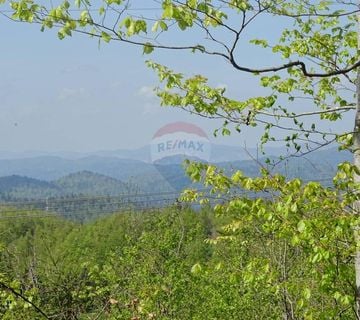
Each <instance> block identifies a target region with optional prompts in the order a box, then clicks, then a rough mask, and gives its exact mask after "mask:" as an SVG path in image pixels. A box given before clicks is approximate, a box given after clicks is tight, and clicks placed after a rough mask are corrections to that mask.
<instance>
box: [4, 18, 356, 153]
mask: <svg viewBox="0 0 360 320" xmlns="http://www.w3.org/2000/svg"><path fill="white" fill-rule="evenodd" d="M269 23H272V26H271V28H270V29H269V28H268V25H269ZM256 28H258V29H256ZM256 28H255V29H252V32H253V33H254V34H256V33H257V32H259V31H260V30H261V33H262V36H263V37H266V36H269V34H274V33H275V34H276V31H279V30H280V29H281V26H276V23H275V21H269V20H264V21H263V24H262V25H261V24H260V25H258V26H257V27H256ZM0 37H1V40H2V41H1V42H2V43H1V51H0V52H1V53H0V56H1V59H0V73H1V77H0V101H1V102H0V115H1V116H0V150H7V151H24V150H48V151H58V150H67V151H94V150H99V149H119V148H136V147H140V146H143V145H146V144H148V143H149V141H150V140H151V137H152V135H153V134H154V132H155V131H156V130H157V129H158V128H159V127H161V126H162V125H164V124H167V123H169V122H173V121H188V122H192V123H196V124H199V125H200V126H201V127H202V128H203V129H204V130H205V131H207V132H208V133H209V135H211V132H212V130H213V129H214V128H216V127H218V126H220V122H216V121H209V120H205V119H201V118H199V117H196V116H191V115H189V114H187V113H185V112H184V111H179V110H175V109H172V108H164V107H160V106H159V101H158V99H157V98H156V97H155V96H154V94H153V92H152V87H153V86H156V84H157V78H156V77H155V75H154V74H153V72H152V71H151V70H149V69H148V68H147V67H146V66H145V64H144V61H145V60H146V59H149V58H151V59H153V60H154V61H157V62H161V63H164V64H168V65H170V66H171V67H172V68H174V69H175V70H180V71H182V72H188V73H189V74H194V73H202V74H205V75H207V76H208V77H209V78H210V79H211V83H212V84H213V85H215V86H217V85H221V86H224V85H225V86H227V88H228V90H229V92H230V93H231V94H233V95H234V96H236V97H239V98H242V97H248V96H251V95H255V94H259V93H260V91H259V89H258V86H257V80H256V79H254V78H252V77H250V76H247V75H239V74H238V73H236V72H234V70H233V69H232V68H231V67H230V66H228V65H227V64H226V63H225V62H224V61H222V60H221V59H219V58H214V57H204V56H203V55H193V54H191V53H185V52H182V53H181V52H173V51H167V52H155V54H153V55H151V56H143V55H142V50H141V48H135V47H131V46H126V45H123V44H120V43H110V44H101V46H100V48H99V46H98V42H97V40H95V39H90V38H88V37H87V36H83V35H76V34H75V35H74V36H73V37H72V38H67V39H66V40H62V41H60V40H58V38H57V36H56V31H55V30H54V31H46V32H44V33H42V32H40V30H39V26H38V25H29V24H23V23H14V22H10V21H8V20H6V19H5V18H3V17H1V16H0ZM243 57H244V59H247V61H250V62H252V64H253V65H256V64H258V63H261V64H265V65H266V64H269V63H271V60H269V59H268V57H264V56H263V55H260V54H259V53H256V52H255V53H254V52H250V51H247V49H246V48H244V52H243ZM344 123H345V126H349V128H350V127H351V125H352V124H351V120H350V118H348V119H346V120H345V122H343V123H342V127H344ZM257 140H258V131H256V130H255V131H254V130H252V131H251V132H250V134H249V133H247V132H246V131H245V132H244V133H242V134H240V135H236V134H235V135H233V136H232V137H230V138H219V139H217V143H225V144H238V145H239V144H240V145H243V144H244V141H247V145H249V146H251V145H255V144H256V143H257Z"/></svg>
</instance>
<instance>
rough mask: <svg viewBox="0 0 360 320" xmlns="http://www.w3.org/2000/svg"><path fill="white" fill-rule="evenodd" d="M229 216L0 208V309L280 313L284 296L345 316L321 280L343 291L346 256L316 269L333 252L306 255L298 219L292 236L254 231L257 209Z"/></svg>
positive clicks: (306, 311) (100, 314)
mask: <svg viewBox="0 0 360 320" xmlns="http://www.w3.org/2000/svg"><path fill="white" fill-rule="evenodd" d="M7 210H10V208H8V209H7ZM244 210H245V209H244ZM31 214H33V215H35V214H36V213H35V212H32V213H31ZM324 218H325V217H324ZM231 219H232V218H231V215H228V216H227V217H215V216H214V215H213V213H212V210H209V209H204V210H202V211H201V212H193V211H191V210H188V209H179V208H176V207H171V208H168V209H166V210H154V211H148V212H142V213H139V212H138V213H136V212H121V213H117V214H114V215H112V216H109V217H106V218H102V219H99V220H96V221H93V222H91V223H88V224H83V225H80V224H77V223H72V222H69V221H67V220H63V219H61V218H57V217H56V216H53V217H46V218H29V217H28V218H20V217H17V218H15V217H14V212H13V213H11V214H10V213H6V208H2V209H1V223H0V244H1V246H0V317H1V318H2V319H7V320H18V319H29V320H30V319H55V320H60V319H63V320H72V319H103V320H105V319H109V320H110V319H119V320H120V319H133V320H134V319H139V320H140V319H141V320H145V319H162V320H165V319H169V320H176V319H178V320H187V319H189V320H190V319H198V320H208V319H238V320H252V319H282V316H283V314H284V312H285V311H286V310H287V308H288V307H289V306H292V308H293V311H292V312H293V313H294V316H295V318H294V319H332V318H333V319H338V315H339V314H341V315H342V316H341V319H353V317H352V311H351V308H347V306H348V304H346V301H342V300H341V301H339V300H337V299H335V298H334V294H335V296H336V293H334V292H333V291H331V290H330V289H329V288H330V287H331V285H332V282H333V281H336V283H337V286H338V288H341V289H340V290H341V291H340V292H339V293H337V294H338V295H340V294H341V295H344V294H348V295H351V292H352V290H353V289H352V286H351V284H350V282H349V279H351V278H352V277H353V269H352V263H351V261H350V260H346V259H343V258H344V256H343V255H342V254H340V253H339V255H338V256H337V257H336V256H334V259H335V261H334V263H336V264H337V268H338V272H339V273H335V274H333V275H332V278H331V279H324V278H323V275H324V274H323V272H324V271H325V270H327V268H328V267H329V266H330V265H331V264H332V262H331V261H328V260H327V259H325V258H324V259H321V258H318V260H315V259H314V258H312V257H313V255H312V252H311V250H309V247H308V246H307V245H306V237H304V236H303V235H302V233H301V230H300V228H299V230H296V229H295V230H294V236H295V235H297V236H299V242H292V243H290V242H287V241H285V240H284V239H282V238H281V237H280V238H278V237H276V236H274V234H272V233H271V232H269V233H263V234H262V235H261V231H260V228H262V221H261V219H260V218H259V220H257V219H254V220H252V221H248V222H247V224H244V225H241V226H237V227H236V229H230V227H222V226H224V225H226V224H227V223H229V222H231ZM318 219H321V217H318ZM289 221H290V220H289ZM232 228H233V227H232ZM312 228H316V227H315V226H313V227H312ZM321 228H322V227H321V226H319V227H318V230H317V231H318V232H321ZM313 232H316V230H315V229H313ZM349 237H351V234H346V233H343V234H342V237H341V241H343V243H344V244H346V243H347V241H349ZM220 239H223V241H219V240H220ZM323 246H324V249H325V248H327V242H326V241H323ZM309 259H310V260H311V259H313V262H309ZM326 274H327V273H326ZM309 288H311V289H309ZM323 314H326V315H327V316H329V315H332V316H333V317H330V316H329V317H325V318H324V317H322V315H323ZM302 315H309V317H308V318H306V317H305V318H303V317H302Z"/></svg>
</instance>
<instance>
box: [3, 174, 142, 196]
mask: <svg viewBox="0 0 360 320" xmlns="http://www.w3.org/2000/svg"><path fill="white" fill-rule="evenodd" d="M134 191H135V190H134V189H133V188H132V187H131V185H129V184H126V183H124V182H122V181H120V180H117V179H114V178H110V177H107V176H104V175H101V174H98V173H93V172H89V171H82V172H78V173H74V174H70V175H67V176H65V177H62V178H61V179H58V180H54V181H52V182H47V181H42V180H39V179H33V178H28V177H23V176H18V175H12V176H7V177H0V197H2V198H3V199H38V198H45V197H64V196H70V195H117V194H125V193H131V192H134Z"/></svg>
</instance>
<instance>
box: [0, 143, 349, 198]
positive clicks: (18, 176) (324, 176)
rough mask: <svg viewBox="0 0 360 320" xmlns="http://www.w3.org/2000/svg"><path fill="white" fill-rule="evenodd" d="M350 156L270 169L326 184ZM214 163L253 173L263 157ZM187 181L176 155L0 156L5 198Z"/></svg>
mask: <svg viewBox="0 0 360 320" xmlns="http://www.w3.org/2000/svg"><path fill="white" fill-rule="evenodd" d="M271 158H272V159H278V158H275V157H271ZM351 159H352V155H351V153H349V152H338V151H337V149H336V148H332V149H324V150H322V151H317V152H314V153H312V154H309V155H308V156H306V157H304V158H296V157H293V158H290V159H288V160H286V161H283V162H281V163H280V164H279V165H278V166H276V167H275V170H274V172H279V173H281V174H284V175H286V176H287V177H288V178H294V177H300V178H302V179H304V180H322V181H324V180H328V181H329V182H331V178H332V177H333V176H334V174H335V172H336V169H337V165H338V164H339V163H340V162H343V161H351ZM218 165H219V166H220V167H222V168H224V169H225V171H226V173H228V174H231V173H233V172H234V171H236V170H241V171H243V172H244V173H245V174H247V175H249V176H257V175H259V171H260V165H264V166H265V165H266V164H265V158H260V159H258V160H257V161H254V160H241V161H225V162H220V163H218ZM190 185H191V182H190V179H189V178H188V177H187V176H186V175H185V173H184V168H183V166H182V165H181V164H179V158H178V157H174V158H169V159H164V160H163V161H161V162H159V163H155V164H151V163H145V162H141V161H136V160H128V159H119V158H114V157H113V158H109V157H100V156H91V157H86V158H81V159H73V160H69V159H62V158H59V157H48V156H47V157H36V158H25V159H14V160H0V193H1V194H3V195H4V194H6V195H7V196H9V197H10V196H15V195H16V197H18V198H21V197H24V198H32V197H35V198H39V197H56V196H64V195H76V194H88V195H116V194H120V193H127V194H129V193H136V192H140V193H153V192H164V191H165V192H167V191H180V190H182V189H184V188H186V187H189V186H190Z"/></svg>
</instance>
